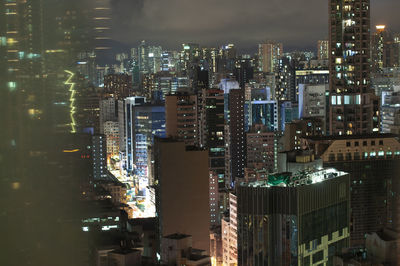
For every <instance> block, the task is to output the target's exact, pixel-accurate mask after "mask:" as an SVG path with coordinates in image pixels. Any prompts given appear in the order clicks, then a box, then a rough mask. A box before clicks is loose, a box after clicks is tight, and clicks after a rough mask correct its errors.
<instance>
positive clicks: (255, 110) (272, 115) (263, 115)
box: [250, 100, 278, 132]
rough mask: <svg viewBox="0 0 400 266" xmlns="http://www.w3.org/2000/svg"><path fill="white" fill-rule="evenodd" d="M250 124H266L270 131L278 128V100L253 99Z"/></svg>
mask: <svg viewBox="0 0 400 266" xmlns="http://www.w3.org/2000/svg"><path fill="white" fill-rule="evenodd" d="M250 109H251V111H250V124H251V125H255V124H262V125H265V126H266V127H267V129H268V131H270V132H274V131H277V130H278V103H277V102H276V101H271V100H270V101H252V102H251V107H250Z"/></svg>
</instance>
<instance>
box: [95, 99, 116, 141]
mask: <svg viewBox="0 0 400 266" xmlns="http://www.w3.org/2000/svg"><path fill="white" fill-rule="evenodd" d="M99 119H100V134H103V133H104V123H105V122H107V121H113V122H115V121H117V120H118V100H117V99H116V98H113V97H109V98H106V99H101V100H100V117H99Z"/></svg>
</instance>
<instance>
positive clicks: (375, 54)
mask: <svg viewBox="0 0 400 266" xmlns="http://www.w3.org/2000/svg"><path fill="white" fill-rule="evenodd" d="M375 28H376V32H375V33H373V34H372V35H371V66H372V68H371V71H372V73H378V72H382V71H383V69H384V68H388V67H399V66H400V65H399V59H400V57H399V56H400V44H399V43H398V42H396V41H395V37H394V36H393V34H392V33H391V32H390V31H389V30H387V29H386V26H385V25H376V27H375Z"/></svg>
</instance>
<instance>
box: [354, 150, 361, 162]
mask: <svg viewBox="0 0 400 266" xmlns="http://www.w3.org/2000/svg"><path fill="white" fill-rule="evenodd" d="M354 160H360V153H359V152H355V153H354Z"/></svg>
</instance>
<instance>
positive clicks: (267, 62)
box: [258, 41, 283, 73]
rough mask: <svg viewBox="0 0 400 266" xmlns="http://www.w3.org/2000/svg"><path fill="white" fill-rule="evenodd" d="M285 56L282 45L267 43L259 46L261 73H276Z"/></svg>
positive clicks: (272, 42)
mask: <svg viewBox="0 0 400 266" xmlns="http://www.w3.org/2000/svg"><path fill="white" fill-rule="evenodd" d="M282 55H283V45H282V43H277V42H274V41H266V42H264V43H262V44H259V45H258V58H259V60H260V61H259V69H258V70H259V71H260V72H265V73H274V72H275V70H276V68H277V66H278V64H279V62H278V61H279V59H280V57H281V56H282Z"/></svg>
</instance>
